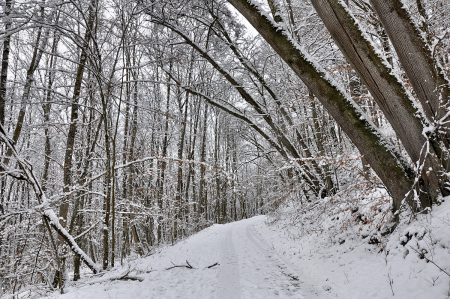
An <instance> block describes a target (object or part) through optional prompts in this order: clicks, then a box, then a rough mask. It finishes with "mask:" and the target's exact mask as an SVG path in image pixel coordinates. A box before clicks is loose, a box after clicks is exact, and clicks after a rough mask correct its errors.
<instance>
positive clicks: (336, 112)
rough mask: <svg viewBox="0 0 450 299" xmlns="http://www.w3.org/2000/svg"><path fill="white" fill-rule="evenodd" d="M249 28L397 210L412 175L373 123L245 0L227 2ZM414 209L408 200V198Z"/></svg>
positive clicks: (278, 29)
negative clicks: (343, 137) (313, 100)
mask: <svg viewBox="0 0 450 299" xmlns="http://www.w3.org/2000/svg"><path fill="white" fill-rule="evenodd" d="M228 2H229V3H231V4H232V5H233V6H234V7H235V8H236V9H237V10H238V11H240V12H241V14H242V15H243V16H244V17H245V18H246V19H247V20H248V21H249V22H250V24H252V25H253V26H254V27H255V28H256V29H257V30H258V32H259V33H260V34H261V36H262V37H263V38H264V39H265V40H266V41H267V42H268V43H269V44H270V46H271V47H272V48H273V49H274V50H275V51H276V52H277V53H278V55H280V57H281V58H282V59H283V60H284V61H285V62H286V63H287V64H288V65H289V66H290V68H291V69H292V70H293V71H294V72H295V73H296V74H297V76H298V77H299V78H300V79H301V80H302V81H303V82H304V83H305V85H306V86H307V87H308V88H309V89H310V90H311V91H312V92H313V93H314V94H315V96H316V97H317V98H318V99H319V101H320V102H321V103H322V105H323V106H324V107H325V109H326V110H327V111H328V112H329V113H330V115H331V116H333V118H334V119H335V120H336V122H337V123H338V124H339V126H340V127H341V128H342V129H343V130H344V132H345V133H346V134H347V136H348V137H349V138H350V140H351V141H352V142H353V143H354V144H355V146H356V147H357V148H358V149H359V151H360V152H361V153H362V154H363V155H364V156H365V157H366V158H367V161H368V162H369V163H370V165H371V166H372V168H373V169H374V171H375V172H376V173H377V175H378V176H379V177H380V179H381V180H382V182H383V183H384V185H385V186H386V188H387V190H388V192H389V193H390V194H391V196H392V197H393V200H394V204H393V209H394V210H398V209H399V208H400V206H401V204H402V202H403V200H404V199H405V197H406V195H407V194H411V192H410V191H411V186H413V178H412V176H413V173H412V171H411V170H410V169H409V168H408V166H406V165H405V164H404V163H402V161H401V160H400V158H399V155H398V154H396V153H395V152H394V151H393V147H392V146H389V145H388V143H387V142H386V141H385V140H383V139H382V138H381V136H380V135H379V133H378V131H377V130H376V128H375V127H374V125H373V124H372V123H370V122H369V121H368V120H367V119H366V118H365V116H364V115H363V114H362V113H361V111H359V109H358V108H356V106H355V103H354V102H353V101H352V100H351V99H349V98H348V97H347V96H346V95H345V94H343V92H341V91H340V90H339V88H338V87H336V86H335V85H333V84H332V83H331V82H330V81H328V80H327V79H326V78H327V75H326V74H324V73H322V72H321V71H319V68H318V67H317V66H316V65H314V63H313V62H312V61H310V60H308V59H307V58H306V56H305V54H304V53H302V51H301V50H299V48H298V47H297V46H296V45H295V44H294V42H293V41H292V38H290V37H289V35H287V33H286V32H285V31H284V30H280V28H279V26H276V25H275V24H274V23H273V21H272V20H270V19H269V18H268V17H266V16H264V15H262V14H261V13H260V12H259V11H258V9H257V8H256V7H255V6H253V5H252V4H250V3H249V2H247V1H246V0H229V1H228ZM407 200H408V202H409V204H410V205H411V206H412V207H416V203H415V201H414V200H413V199H412V197H411V196H408V198H407Z"/></svg>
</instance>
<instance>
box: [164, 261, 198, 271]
mask: <svg viewBox="0 0 450 299" xmlns="http://www.w3.org/2000/svg"><path fill="white" fill-rule="evenodd" d="M171 263H172V265H173V266H172V267H169V268H166V270H170V269H173V268H187V269H195V268H194V267H192V265H191V264H189V262H188V261H187V260H186V265H175V264H174V263H173V262H171Z"/></svg>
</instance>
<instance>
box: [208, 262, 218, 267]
mask: <svg viewBox="0 0 450 299" xmlns="http://www.w3.org/2000/svg"><path fill="white" fill-rule="evenodd" d="M219 265H220V264H219V263H217V262H216V263H214V264H212V265H209V266H208V267H206V268H207V269H211V268H214V267H215V266H219Z"/></svg>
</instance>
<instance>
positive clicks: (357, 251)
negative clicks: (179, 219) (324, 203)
mask: <svg viewBox="0 0 450 299" xmlns="http://www.w3.org/2000/svg"><path fill="white" fill-rule="evenodd" d="M449 207H450V201H449V200H447V201H446V202H445V203H444V204H443V205H442V206H440V207H437V208H436V212H433V213H434V215H433V217H430V216H426V217H425V218H423V219H422V220H421V219H419V220H417V221H414V222H412V223H410V224H401V225H400V226H399V227H398V228H397V229H396V232H394V233H393V234H391V235H390V236H389V237H388V239H386V240H385V241H384V244H382V243H377V242H375V243H377V244H373V243H374V242H369V241H368V239H369V238H367V237H364V238H361V237H358V234H357V233H356V232H354V231H353V232H349V231H344V232H343V233H342V234H340V235H339V234H337V233H336V231H335V230H333V229H329V230H328V231H323V230H322V231H319V230H318V232H317V233H316V234H315V233H309V234H307V235H301V234H296V233H293V232H298V231H299V230H298V227H297V228H296V226H295V225H292V223H291V222H287V221H285V220H277V221H274V218H272V217H267V216H257V217H253V218H251V219H246V220H242V221H238V222H234V223H229V224H224V225H219V224H216V225H213V226H211V227H209V228H206V229H205V230H203V231H201V232H199V233H197V234H195V235H193V236H191V237H189V238H186V239H184V240H182V241H179V242H178V243H176V244H175V245H173V246H165V247H161V248H159V249H158V250H157V251H156V252H155V253H154V254H152V255H151V256H148V257H145V258H137V259H135V260H132V261H129V262H128V263H127V264H126V265H125V266H121V267H117V269H113V270H112V271H109V272H106V273H104V274H103V275H96V276H92V277H87V278H84V279H83V280H82V281H79V282H77V283H72V284H71V285H70V286H69V287H67V288H66V294H64V295H60V294H57V293H53V294H52V295H50V297H48V298H61V299H66V298H67V299H68V298H83V299H88V298H95V299H101V298H133V299H138V298H164V299H165V298H193V299H194V298H195V299H200V298H227V299H235V298H264V299H269V298H408V299H410V298H412V299H414V298H418V299H422V298H423V299H426V298H449V277H448V275H447V274H446V273H445V272H443V271H441V270H440V269H439V268H438V266H442V267H444V269H447V268H448V266H449V264H450V262H449V256H450V251H449V249H448V245H449V244H448V243H449V242H448V240H449V238H450V237H449V232H450V230H449V229H448V228H449V227H450V209H449ZM341 216H342V215H341ZM434 219H437V220H438V221H436V220H434ZM431 228H433V232H432V231H431ZM397 231H398V232H397ZM405 232H406V233H405ZM405 236H407V237H406V238H407V239H405ZM428 239H430V240H431V241H430V246H431V247H429V248H428V251H427V252H426V253H425V256H426V257H427V258H423V256H422V258H421V257H420V256H419V255H417V254H416V253H415V251H414V248H416V247H417V248H419V250H421V249H420V248H423V247H424V246H427V244H425V243H426V242H428V241H427V240H428ZM369 243H371V244H369ZM408 246H410V248H409V247H408ZM420 246H421V247H420ZM407 248H409V250H408V249H407ZM382 249H383V250H382ZM430 254H431V255H430ZM175 266H176V267H175ZM186 266H187V267H186ZM190 267H192V268H190Z"/></svg>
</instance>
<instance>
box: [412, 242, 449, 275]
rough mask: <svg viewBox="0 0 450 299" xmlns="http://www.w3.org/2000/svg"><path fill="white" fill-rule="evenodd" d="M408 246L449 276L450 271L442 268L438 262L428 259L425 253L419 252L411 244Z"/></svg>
mask: <svg viewBox="0 0 450 299" xmlns="http://www.w3.org/2000/svg"><path fill="white" fill-rule="evenodd" d="M409 248H411V249H412V250H414V251H415V252H416V253H417V254H418V255H419V256H423V258H424V259H425V261H427V262H430V263H432V264H433V265H435V266H436V268H438V269H439V270H441V271H442V272H443V273H445V274H446V275H447V276H448V277H450V273H448V272H447V271H446V270H445V269H444V268H442V267H441V266H439V265H438V264H436V263H435V262H434V261H433V260H430V259H429V258H427V257H426V255H425V254H424V253H422V252H419V251H418V250H417V249H415V248H414V247H412V246H409Z"/></svg>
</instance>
